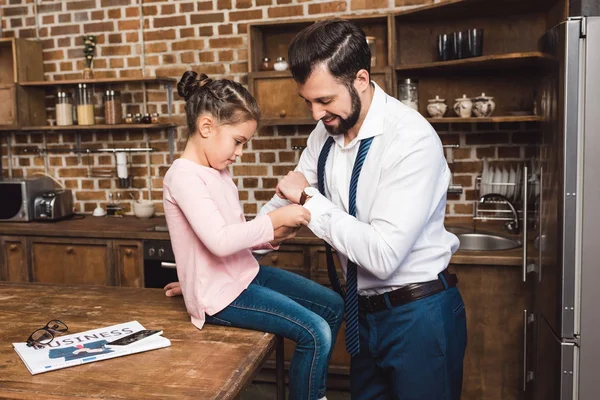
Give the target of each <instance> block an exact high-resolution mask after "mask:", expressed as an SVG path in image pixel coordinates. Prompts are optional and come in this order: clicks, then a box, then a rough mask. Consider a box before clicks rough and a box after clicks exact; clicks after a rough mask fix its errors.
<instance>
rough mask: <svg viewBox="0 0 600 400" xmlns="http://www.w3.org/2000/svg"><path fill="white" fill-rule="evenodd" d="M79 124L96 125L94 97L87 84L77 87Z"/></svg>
mask: <svg viewBox="0 0 600 400" xmlns="http://www.w3.org/2000/svg"><path fill="white" fill-rule="evenodd" d="M77 124H78V125H94V96H93V93H92V90H91V88H90V87H88V85H87V84H86V83H80V84H79V85H78V86H77Z"/></svg>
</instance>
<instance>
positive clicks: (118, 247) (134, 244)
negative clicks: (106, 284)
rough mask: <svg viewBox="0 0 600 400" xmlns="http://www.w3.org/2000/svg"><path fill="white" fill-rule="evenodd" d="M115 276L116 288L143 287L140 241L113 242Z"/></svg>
mask: <svg viewBox="0 0 600 400" xmlns="http://www.w3.org/2000/svg"><path fill="white" fill-rule="evenodd" d="M113 251H114V255H115V263H114V265H115V276H116V279H117V281H116V284H117V285H118V286H127V287H144V250H143V244H142V242H141V241H137V240H115V241H114V242H113Z"/></svg>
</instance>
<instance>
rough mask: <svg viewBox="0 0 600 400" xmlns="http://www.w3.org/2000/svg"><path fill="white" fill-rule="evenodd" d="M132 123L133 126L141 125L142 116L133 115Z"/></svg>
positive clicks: (138, 114)
mask: <svg viewBox="0 0 600 400" xmlns="http://www.w3.org/2000/svg"><path fill="white" fill-rule="evenodd" d="M133 123H134V124H141V123H142V114H140V113H135V115H134V116H133Z"/></svg>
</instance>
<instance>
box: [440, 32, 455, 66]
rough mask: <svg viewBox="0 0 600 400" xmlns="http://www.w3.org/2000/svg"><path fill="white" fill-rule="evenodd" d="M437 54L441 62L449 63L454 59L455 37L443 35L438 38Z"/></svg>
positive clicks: (447, 34)
mask: <svg viewBox="0 0 600 400" xmlns="http://www.w3.org/2000/svg"><path fill="white" fill-rule="evenodd" d="M437 54H438V60H439V61H448V60H452V59H453V58H454V36H453V35H452V34H449V33H442V34H441V35H438V37H437Z"/></svg>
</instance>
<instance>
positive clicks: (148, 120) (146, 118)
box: [142, 113, 152, 124]
mask: <svg viewBox="0 0 600 400" xmlns="http://www.w3.org/2000/svg"><path fill="white" fill-rule="evenodd" d="M150 123H152V118H150V114H148V113H146V114H144V117H143V118H142V124H150Z"/></svg>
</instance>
